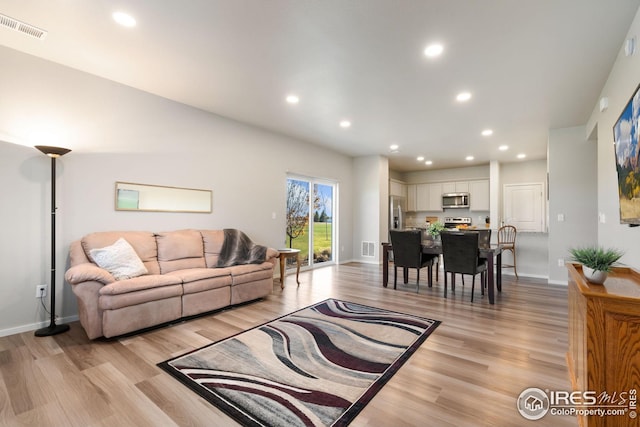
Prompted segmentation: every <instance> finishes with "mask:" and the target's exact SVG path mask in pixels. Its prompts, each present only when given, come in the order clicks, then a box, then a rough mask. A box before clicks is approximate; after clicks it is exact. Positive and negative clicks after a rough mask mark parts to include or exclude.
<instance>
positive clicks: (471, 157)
mask: <svg viewBox="0 0 640 427" xmlns="http://www.w3.org/2000/svg"><path fill="white" fill-rule="evenodd" d="M464 159H465V160H467V161H471V160H473V156H467V157H465V158H464Z"/></svg>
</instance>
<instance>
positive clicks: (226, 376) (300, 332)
mask: <svg viewBox="0 0 640 427" xmlns="http://www.w3.org/2000/svg"><path fill="white" fill-rule="evenodd" d="M439 324H440V322H439V321H437V320H431V319H426V318H422V317H418V316H412V315H408V314H402V313H397V312H393V311H388V310H383V309H379V308H374V307H368V306H364V305H360V304H354V303H351V302H346V301H339V300H335V299H328V300H325V301H322V302H320V303H317V304H315V305H312V306H310V307H306V308H303V309H301V310H298V311H296V312H294V313H291V314H288V315H286V316H283V317H281V318H279V319H276V320H273V321H271V322H268V323H266V324H264V325H262V326H258V327H255V328H253V329H250V330H248V331H245V332H242V333H239V334H237V335H235V336H232V337H230V338H226V339H224V340H221V341H218V342H216V343H213V344H210V345H208V346H206V347H203V348H201V349H199V350H195V351H193V352H190V353H188V354H185V355H183V356H179V357H176V358H173V359H170V360H167V361H165V362H162V363H159V364H158V366H160V367H161V368H163V369H164V370H166V371H167V372H168V373H170V374H171V375H173V376H175V377H176V378H177V379H178V380H180V381H181V382H182V383H184V384H185V385H187V386H188V387H189V388H191V389H192V390H193V391H195V392H196V393H198V394H199V395H201V396H202V397H204V398H205V399H207V400H208V401H209V402H211V403H212V404H214V405H216V406H217V407H219V408H220V409H222V410H223V411H224V412H226V413H227V414H228V415H230V416H231V417H233V418H234V419H236V420H237V421H238V422H239V423H241V424H243V425H247V426H287V427H289V426H339V425H347V424H349V422H350V421H352V420H353V418H354V417H355V416H356V415H357V414H358V413H359V412H360V411H361V410H362V408H363V407H364V406H365V405H366V404H367V403H368V402H369V401H370V400H371V399H372V398H373V396H374V395H375V394H376V393H377V392H378V391H379V390H380V389H381V388H382V386H383V385H384V384H385V383H386V382H387V381H388V380H389V378H391V376H392V375H393V374H394V373H395V372H396V371H397V370H398V369H399V368H400V366H402V364H403V363H404V362H405V361H406V360H407V359H408V358H409V357H410V356H411V354H413V352H415V350H416V349H417V348H418V347H419V346H420V345H421V344H422V343H423V342H424V341H425V340H426V339H427V337H428V336H429V334H431V332H433V330H435V328H436V327H437V326H438V325H439Z"/></svg>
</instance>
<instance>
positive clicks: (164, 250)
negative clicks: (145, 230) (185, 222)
mask: <svg viewBox="0 0 640 427" xmlns="http://www.w3.org/2000/svg"><path fill="white" fill-rule="evenodd" d="M156 240H157V242H158V263H159V264H160V272H161V273H162V274H166V273H169V272H171V271H176V270H184V269H187V268H204V267H206V265H205V262H204V247H203V243H202V234H200V232H199V231H196V230H179V231H169V232H163V233H158V234H157V235H156Z"/></svg>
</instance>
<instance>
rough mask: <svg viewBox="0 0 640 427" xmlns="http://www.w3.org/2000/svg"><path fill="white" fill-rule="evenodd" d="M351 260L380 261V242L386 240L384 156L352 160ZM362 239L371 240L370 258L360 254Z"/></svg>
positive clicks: (387, 195)
mask: <svg viewBox="0 0 640 427" xmlns="http://www.w3.org/2000/svg"><path fill="white" fill-rule="evenodd" d="M353 194H354V201H353V206H354V218H356V220H355V221H354V224H353V260H354V261H359V262H366V263H376V264H377V263H380V262H382V257H381V254H380V249H381V248H382V247H381V243H382V242H383V241H384V242H387V241H388V237H387V234H388V225H387V224H388V223H389V161H388V159H387V158H386V157H381V156H367V157H359V158H356V159H354V161H353ZM363 242H373V243H374V247H375V252H374V256H373V257H369V256H362V249H361V248H362V244H363Z"/></svg>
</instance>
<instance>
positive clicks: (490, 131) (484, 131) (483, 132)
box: [482, 129, 493, 136]
mask: <svg viewBox="0 0 640 427" xmlns="http://www.w3.org/2000/svg"><path fill="white" fill-rule="evenodd" d="M490 135H493V131H492V130H491V129H485V130H483V131H482V136H490Z"/></svg>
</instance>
